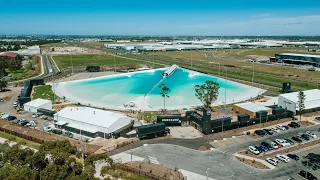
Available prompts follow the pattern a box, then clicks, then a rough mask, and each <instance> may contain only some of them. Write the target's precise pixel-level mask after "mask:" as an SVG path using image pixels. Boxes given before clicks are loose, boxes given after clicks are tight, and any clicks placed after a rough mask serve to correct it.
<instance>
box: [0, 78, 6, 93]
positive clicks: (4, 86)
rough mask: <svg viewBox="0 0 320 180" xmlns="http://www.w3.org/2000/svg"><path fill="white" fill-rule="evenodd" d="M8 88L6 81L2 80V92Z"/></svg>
mask: <svg viewBox="0 0 320 180" xmlns="http://www.w3.org/2000/svg"><path fill="white" fill-rule="evenodd" d="M7 86H8V82H7V81H6V80H4V79H0V92H1V91H3V90H5V89H6V88H7Z"/></svg>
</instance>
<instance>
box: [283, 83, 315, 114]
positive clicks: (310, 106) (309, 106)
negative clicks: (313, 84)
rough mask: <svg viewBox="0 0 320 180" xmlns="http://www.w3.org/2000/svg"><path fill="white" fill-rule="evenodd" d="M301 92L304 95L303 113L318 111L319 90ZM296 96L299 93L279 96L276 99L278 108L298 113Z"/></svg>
mask: <svg viewBox="0 0 320 180" xmlns="http://www.w3.org/2000/svg"><path fill="white" fill-rule="evenodd" d="M303 92H304V95H305V101H304V106H305V108H304V111H305V112H313V111H319V110H320V90H319V89H312V90H306V91H303ZM298 95H299V92H292V93H287V94H281V95H280V96H279V99H278V106H279V107H281V108H283V109H286V110H289V111H291V112H293V113H295V114H296V113H297V112H298V111H299V106H298V101H299V97H298Z"/></svg>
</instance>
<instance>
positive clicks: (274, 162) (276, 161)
mask: <svg viewBox="0 0 320 180" xmlns="http://www.w3.org/2000/svg"><path fill="white" fill-rule="evenodd" d="M266 161H267V162H268V163H270V164H272V165H274V166H277V165H278V160H277V159H276V158H267V159H266Z"/></svg>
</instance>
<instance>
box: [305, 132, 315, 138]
mask: <svg viewBox="0 0 320 180" xmlns="http://www.w3.org/2000/svg"><path fill="white" fill-rule="evenodd" d="M306 134H308V135H310V136H311V137H312V138H317V135H315V134H313V133H312V132H310V131H307V132H306Z"/></svg>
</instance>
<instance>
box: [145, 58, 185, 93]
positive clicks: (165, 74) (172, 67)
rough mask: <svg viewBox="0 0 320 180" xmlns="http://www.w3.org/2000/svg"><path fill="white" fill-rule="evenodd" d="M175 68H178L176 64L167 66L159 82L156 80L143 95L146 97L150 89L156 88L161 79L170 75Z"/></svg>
mask: <svg viewBox="0 0 320 180" xmlns="http://www.w3.org/2000/svg"><path fill="white" fill-rule="evenodd" d="M177 68H179V66H177V65H175V64H174V65H172V66H171V67H170V68H168V69H167V70H166V71H165V72H164V73H162V79H161V80H160V81H159V82H157V83H156V84H155V85H154V86H153V87H152V88H151V89H150V90H149V91H148V92H147V93H146V94H145V95H144V97H146V96H147V95H148V94H149V93H150V92H151V91H153V90H154V88H156V87H157V86H158V85H159V84H160V83H161V81H162V80H163V79H164V78H166V77H168V76H170V75H171V74H172V73H173V72H174V71H175V70H176V69H177Z"/></svg>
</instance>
